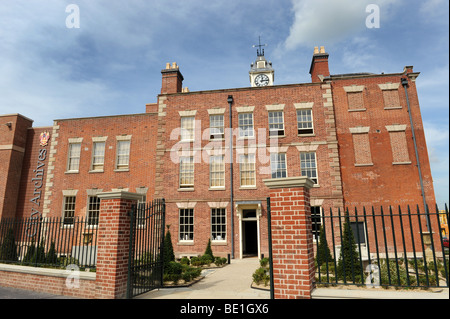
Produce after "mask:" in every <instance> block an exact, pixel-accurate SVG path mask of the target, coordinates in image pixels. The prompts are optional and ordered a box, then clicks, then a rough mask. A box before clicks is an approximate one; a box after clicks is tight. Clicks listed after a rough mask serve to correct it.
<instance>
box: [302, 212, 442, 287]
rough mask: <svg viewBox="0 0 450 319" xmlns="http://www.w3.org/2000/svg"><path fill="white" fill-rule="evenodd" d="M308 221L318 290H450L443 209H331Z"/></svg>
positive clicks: (316, 214)
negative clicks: (349, 287) (345, 287)
mask: <svg viewBox="0 0 450 319" xmlns="http://www.w3.org/2000/svg"><path fill="white" fill-rule="evenodd" d="M311 218H312V228H313V236H314V243H315V253H316V283H317V284H325V285H368V286H375V287H378V286H381V287H388V286H395V287H448V286H449V279H448V277H449V249H448V226H447V228H446V229H445V228H444V226H443V223H442V220H446V221H448V208H447V206H445V210H443V211H439V209H438V207H437V206H436V207H435V209H434V211H430V210H429V209H428V207H427V209H426V211H425V212H424V211H422V212H421V211H420V210H419V207H418V206H417V207H416V208H415V209H414V210H412V209H411V208H410V207H409V206H407V207H405V208H403V210H402V208H401V207H400V206H399V207H397V208H392V207H388V208H387V209H386V208H384V209H383V207H380V208H374V207H372V208H371V209H370V210H366V209H365V208H362V209H361V210H358V209H356V208H355V209H354V210H353V211H350V212H349V211H348V210H346V211H345V212H343V211H340V210H337V211H334V212H333V211H332V210H331V209H330V211H329V212H322V213H315V212H314V211H313V214H312V215H311ZM440 219H441V220H440Z"/></svg>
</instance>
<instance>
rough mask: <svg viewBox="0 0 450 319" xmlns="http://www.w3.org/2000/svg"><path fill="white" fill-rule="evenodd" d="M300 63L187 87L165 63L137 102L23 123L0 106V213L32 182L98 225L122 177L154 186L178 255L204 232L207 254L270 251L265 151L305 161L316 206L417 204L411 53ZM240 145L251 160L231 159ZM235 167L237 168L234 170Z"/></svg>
mask: <svg viewBox="0 0 450 319" xmlns="http://www.w3.org/2000/svg"><path fill="white" fill-rule="evenodd" d="M310 74H311V80H312V81H311V83H301V84H289V85H273V86H266V87H246V88H235V89H221V90H211V91H198V92H189V91H188V90H186V89H183V80H184V78H183V75H182V74H181V71H180V68H179V66H178V65H176V63H172V64H167V65H166V68H165V69H163V70H162V71H161V79H162V82H161V91H160V94H159V95H158V98H157V102H156V103H153V104H148V105H146V110H145V111H146V113H142V114H129V115H120V116H105V117H96V118H80V119H63V120H55V121H54V125H53V126H52V127H48V128H31V125H32V121H31V120H29V119H27V118H25V117H23V116H21V115H17V114H16V115H3V116H0V133H1V134H0V161H1V162H2V163H4V165H2V166H1V168H0V173H1V177H2V178H1V179H0V217H2V216H3V217H13V216H17V217H29V214H30V213H31V212H34V211H33V210H32V209H33V208H34V207H33V204H34V205H36V203H33V201H32V199H33V198H34V197H33V196H37V195H36V194H35V193H36V192H37V193H38V194H39V196H40V198H39V200H40V201H39V208H38V209H39V213H41V214H43V215H44V216H48V217H51V216H64V214H65V205H64V203H65V200H66V198H67V197H75V209H74V212H73V213H74V215H75V216H83V217H85V216H88V215H89V214H91V215H92V216H89V217H92V218H93V220H95V219H96V218H97V222H95V223H98V226H100V222H98V218H99V216H98V215H95V214H98V210H99V206H98V205H100V204H99V203H100V202H99V201H98V194H100V193H101V192H110V191H118V190H122V191H129V192H133V193H138V194H140V196H141V200H146V201H150V200H151V199H153V198H165V200H166V203H167V207H166V218H167V220H166V224H167V225H170V231H171V233H172V240H173V246H174V250H175V253H176V255H177V256H178V257H180V256H183V255H188V256H189V255H198V254H202V253H203V252H204V250H205V248H206V244H207V241H208V239H210V238H212V237H213V236H215V238H212V239H213V242H212V249H213V252H214V254H215V255H218V256H226V255H227V254H230V253H231V254H232V255H234V256H235V258H240V257H242V256H244V255H246V254H249V253H250V254H258V255H259V254H264V255H266V256H267V254H268V240H267V228H268V225H267V207H266V199H267V197H269V196H271V191H270V190H269V188H268V187H267V186H266V185H265V183H264V182H263V181H264V180H265V179H270V178H273V177H277V176H276V175H273V174H274V172H273V171H272V169H271V164H270V163H271V154H277V153H278V154H281V155H280V157H278V161H279V163H282V162H283V161H285V164H286V165H285V167H286V169H285V170H284V167H283V165H281V164H280V165H279V166H276V168H277V169H279V170H280V172H279V173H280V174H281V175H280V176H282V177H287V178H290V177H298V176H305V175H307V176H309V177H310V178H311V179H312V180H313V181H314V182H315V184H314V185H313V186H312V187H311V189H310V190H309V203H310V206H311V207H312V208H311V210H315V211H316V212H317V211H318V210H319V211H320V210H321V211H329V210H330V209H333V210H336V209H341V210H342V211H343V210H344V209H345V208H350V209H351V208H353V207H361V206H362V205H365V206H372V205H373V206H381V205H383V206H386V205H402V206H405V205H406V204H409V205H412V206H415V205H416V204H419V205H423V204H422V202H423V201H422V196H421V185H420V179H419V172H418V167H417V164H418V159H417V158H416V152H415V148H414V144H413V141H412V127H411V122H410V119H409V114H410V113H409V112H408V108H407V100H406V94H405V89H404V87H403V85H402V83H401V81H402V80H401V79H402V78H403V79H406V80H407V81H408V85H407V92H408V97H409V102H410V108H411V116H412V120H413V124H414V132H415V137H416V142H417V146H418V147H417V153H418V155H419V160H420V165H421V169H422V179H423V186H424V193H425V199H426V201H427V203H428V204H429V205H430V206H433V205H434V203H435V197H434V190H433V184H432V177H431V170H430V165H429V159H428V153H427V149H426V142H425V135H424V131H423V123H422V119H421V114H420V108H419V102H418V98H417V90H416V85H415V80H416V78H417V76H418V73H417V72H414V71H413V67H411V66H407V67H405V68H404V70H403V72H400V73H393V74H367V73H365V74H343V75H330V70H329V66H328V53H326V52H325V51H324V49H322V48H321V50H319V49H316V50H315V52H314V55H313V59H312V63H311V68H310ZM230 98H232V101H231V119H232V125H231V127H232V129H233V130H232V132H231V134H230V124H229V118H230V101H229V99H230ZM213 116H216V117H217V118H215V119H214V121H215V123H216V124H214V125H216V126H215V127H217V125H219V127H221V128H222V129H223V136H220V135H219V137H221V138H219V139H216V138H212V137H211V132H210V131H209V128H210V126H213V125H212V121H213V120H212V117H213ZM269 118H271V119H272V120H274V119H275V120H276V121H278V122H276V123H277V125H278V129H279V130H278V131H277V130H275V131H273V130H271V129H270V124H273V123H272V122H271V123H269ZM182 119H183V120H182ZM280 119H282V121H280ZM275 120H274V121H275ZM182 121H183V124H182ZM217 123H220V124H217ZM281 124H282V126H280V125H281ZM310 124H312V126H308V125H310ZM250 125H252V126H250ZM181 127H184V128H185V129H186V130H185V131H180V128H181ZM240 127H241V129H242V131H241V133H242V134H244V133H245V134H250V132H252V131H253V132H254V134H251V136H247V137H245V138H242V137H240V135H239V134H240V133H239V132H240V131H239V128H240ZM244 127H245V129H244ZM250 127H251V128H252V130H251V129H249V128H250ZM275 127H276V126H275ZM280 127H281V128H282V130H281V129H280ZM272 129H273V127H272ZM44 131H48V132H49V133H50V135H51V140H50V142H49V144H48V146H46V149H45V150H46V151H45V155H46V156H45V162H43V161H42V163H43V164H44V165H45V172H43V176H42V180H43V181H45V182H44V183H43V185H42V186H41V185H40V180H39V181H38V180H33V178H35V177H36V176H35V175H34V174H36V172H35V171H34V170H36V168H37V166H36V165H40V164H38V162H37V161H38V160H39V155H40V151H41V149H42V148H41V147H40V145H39V135H40V134H41V133H42V132H44ZM271 131H273V132H276V134H277V136H278V138H277V139H275V138H274V137H273V136H270V132H271ZM216 133H217V132H216ZM222 137H223V138H222ZM183 138H184V139H186V140H187V141H183V140H182V139H183ZM230 138H231V140H232V143H231V145H232V148H231V149H232V152H233V158H232V161H230V153H231V149H230ZM274 141H276V143H274ZM97 144H98V145H97ZM274 146H276V148H275V147H274ZM212 156H218V157H220V158H222V156H223V163H220V165H218V166H215V167H216V168H215V169H217V170H218V171H216V172H215V173H216V175H215V176H216V177H217V176H218V184H217V185H213V183H212V182H211V181H212V176H213V174H212V173H211V170H212V165H211V164H210V161H211V157H212ZM253 156H254V158H255V160H254V163H255V164H254V166H252V165H253V164H252V162H251V159H252V158H253ZM180 157H184V161H185V162H183V163H184V164H183V166H182V164H180V160H179V158H180ZM186 158H188V159H186ZM190 158H192V161H193V163H191V162H190ZM241 158H247V160H249V161H250V163H244V164H242V165H241V163H240V162H241ZM274 158H275V157H274ZM215 160H217V159H215ZM219 162H220V160H219ZM230 162H231V163H232V171H233V184H231V178H230V174H231V166H230ZM221 165H222V166H221ZM283 174H284V175H283ZM244 176H246V178H247V179H248V180H245V181H244V179H243V181H241V177H242V178H243V177H244ZM280 176H278V177H280ZM250 177H251V178H250ZM253 179H254V182H253ZM245 183H248V185H244V184H245ZM38 186H39V187H38ZM232 190H233V192H232ZM91 198H94V200H92V199H91ZM232 198H233V199H232ZM35 209H37V208H35ZM368 231H369V230H368ZM233 246H234V250H233V249H232V247H233ZM118 293H119V294H121V293H122V292H118Z"/></svg>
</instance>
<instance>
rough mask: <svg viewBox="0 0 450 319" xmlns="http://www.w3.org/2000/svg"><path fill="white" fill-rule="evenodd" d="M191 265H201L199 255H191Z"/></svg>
mask: <svg viewBox="0 0 450 319" xmlns="http://www.w3.org/2000/svg"><path fill="white" fill-rule="evenodd" d="M191 265H192V266H195V267H200V266H201V265H203V263H202V261H201V259H200V258H199V257H192V258H191Z"/></svg>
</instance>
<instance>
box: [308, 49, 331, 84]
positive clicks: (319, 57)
mask: <svg viewBox="0 0 450 319" xmlns="http://www.w3.org/2000/svg"><path fill="white" fill-rule="evenodd" d="M309 74H311V82H322V79H323V78H324V77H326V76H330V69H329V68H328V53H326V52H325V47H323V46H322V47H320V50H319V47H315V48H314V55H313V58H312V62H311V68H310V69H309Z"/></svg>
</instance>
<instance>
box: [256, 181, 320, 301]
mask: <svg viewBox="0 0 450 319" xmlns="http://www.w3.org/2000/svg"><path fill="white" fill-rule="evenodd" d="M264 183H265V184H266V186H267V187H268V188H269V189H270V207H271V216H272V225H271V226H272V254H273V274H274V280H273V282H274V297H275V299H294V298H295V299H300V298H307V299H309V298H311V293H312V291H313V289H314V283H313V280H314V247H313V237H312V229H311V208H310V204H309V189H310V188H311V187H312V186H313V185H314V183H313V181H312V180H311V179H309V178H307V177H288V178H277V179H267V180H264Z"/></svg>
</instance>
